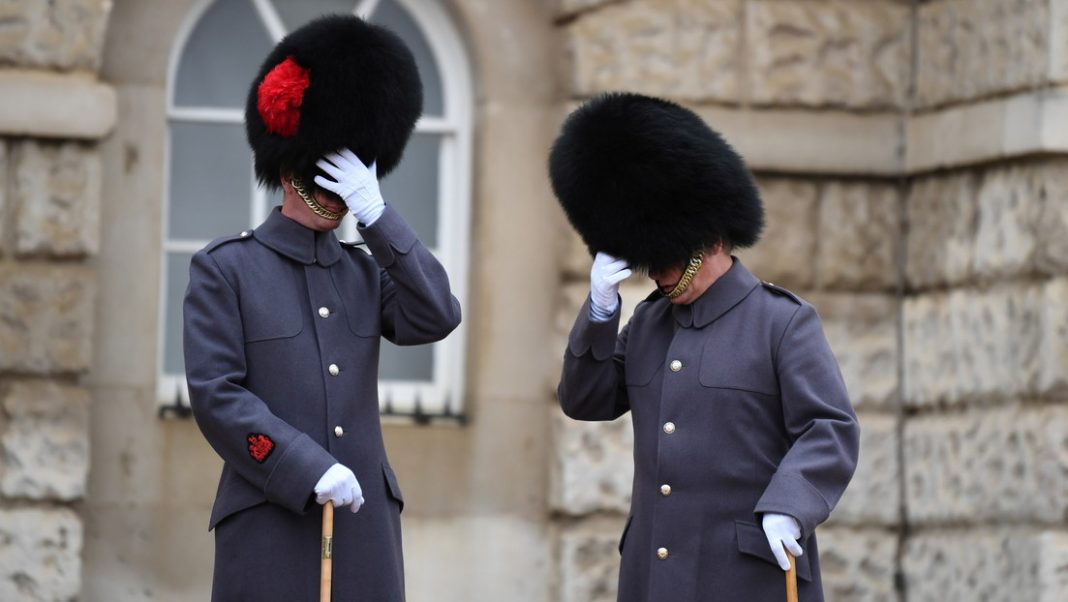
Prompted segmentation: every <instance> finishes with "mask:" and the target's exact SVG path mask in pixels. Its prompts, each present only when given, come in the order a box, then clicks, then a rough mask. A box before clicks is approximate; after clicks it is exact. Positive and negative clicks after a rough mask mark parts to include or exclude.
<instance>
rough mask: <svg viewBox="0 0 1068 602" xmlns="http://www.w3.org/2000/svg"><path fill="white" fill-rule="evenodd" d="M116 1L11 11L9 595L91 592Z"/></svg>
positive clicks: (6, 443) (1, 467) (11, 7)
mask: <svg viewBox="0 0 1068 602" xmlns="http://www.w3.org/2000/svg"><path fill="white" fill-rule="evenodd" d="M110 8H111V3H110V2H109V1H107V0H63V1H58V2H8V3H5V4H4V5H3V6H2V7H0V19H2V20H3V21H4V28H3V33H2V34H0V64H2V65H3V67H0V87H2V88H3V90H4V92H3V97H4V98H3V100H0V109H2V110H0V114H2V115H3V116H2V117H0V414H2V415H0V448H2V450H3V454H2V460H0V534H2V536H0V599H3V600H12V601H38V600H40V601H52V600H55V601H60V600H63V601H65V600H72V599H76V598H77V597H78V596H79V595H80V593H81V583H82V576H81V571H82V559H81V554H82V540H83V521H82V517H81V516H80V515H79V512H78V507H77V506H76V504H77V503H78V502H80V501H81V500H82V499H84V497H85V493H86V484H87V475H88V470H89V453H90V449H89V405H90V404H89V393H88V391H87V389H86V388H85V387H84V386H82V384H81V380H82V376H83V375H84V374H85V373H86V372H87V371H88V369H89V366H90V348H91V344H90V342H91V336H92V333H93V303H94V296H95V290H96V276H95V273H94V270H93V269H92V268H91V267H89V266H88V265H87V260H88V259H89V258H91V257H92V256H93V254H95V253H96V251H97V249H98V245H99V240H98V236H99V234H98V233H99V214H100V211H99V208H100V191H101V164H100V158H99V154H98V151H97V146H96V144H97V141H98V140H99V139H101V138H102V137H104V136H105V135H106V134H107V132H108V131H109V130H110V128H111V127H112V125H113V123H114V120H115V107H114V103H115V99H114V94H113V93H112V91H111V89H110V88H109V87H107V86H105V85H102V84H100V83H99V82H98V81H97V77H96V72H97V70H98V69H99V66H100V56H101V51H102V46H103V40H104V32H105V30H106V27H107V19H108V14H109V12H110Z"/></svg>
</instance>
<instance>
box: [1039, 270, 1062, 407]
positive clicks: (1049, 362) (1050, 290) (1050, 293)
mask: <svg viewBox="0 0 1068 602" xmlns="http://www.w3.org/2000/svg"><path fill="white" fill-rule="evenodd" d="M1040 305H1041V315H1042V327H1041V331H1042V343H1041V346H1040V347H1039V352H1038V353H1037V354H1036V356H1035V361H1036V362H1037V363H1038V386H1037V388H1038V394H1039V395H1041V396H1043V397H1047V398H1056V399H1068V278H1058V279H1056V280H1052V281H1050V282H1048V283H1046V285H1045V286H1043V288H1042V294H1041V297H1040Z"/></svg>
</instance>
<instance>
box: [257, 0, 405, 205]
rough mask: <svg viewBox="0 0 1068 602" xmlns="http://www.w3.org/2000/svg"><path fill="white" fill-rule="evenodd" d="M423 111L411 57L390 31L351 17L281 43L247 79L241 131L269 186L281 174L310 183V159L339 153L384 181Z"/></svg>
mask: <svg viewBox="0 0 1068 602" xmlns="http://www.w3.org/2000/svg"><path fill="white" fill-rule="evenodd" d="M422 110H423V86H422V83H421V82H420V80H419V71H418V69H417V68H416V66H415V59H414V58H413V56H412V53H411V51H410V50H408V47H407V46H405V45H404V42H402V41H401V39H400V38H399V37H397V36H396V34H394V33H392V32H390V31H389V30H386V29H384V28H382V27H379V26H377V25H372V24H370V23H367V22H366V21H364V20H362V19H360V18H358V17H354V16H352V15H329V16H325V17H321V18H319V19H316V20H315V21H312V22H311V23H308V24H307V25H305V26H303V27H301V28H300V29H297V30H296V31H294V32H292V33H290V34H289V35H287V36H286V37H285V38H283V39H282V41H281V42H279V43H278V45H277V46H275V47H274V50H272V51H271V54H270V55H268V57H267V60H266V61H264V63H263V66H262V67H260V71H259V74H258V75H257V76H256V79H255V80H254V81H253V82H252V87H251V89H250V90H249V93H248V102H247V104H246V106H245V131H246V134H247V135H248V143H249V146H251V147H252V152H253V153H254V154H255V157H256V177H257V178H258V179H259V181H260V182H261V183H262V184H263V185H264V186H266V187H267V188H269V189H277V188H278V187H279V186H280V183H279V178H280V176H281V175H282V174H283V173H287V174H290V175H294V176H299V177H300V178H302V179H303V180H304V181H305V182H306V183H308V184H309V185H311V183H312V182H313V181H314V176H315V173H316V167H315V162H316V161H317V160H318V159H319V158H320V157H322V156H323V155H324V154H326V153H330V152H334V151H337V150H339V149H341V148H350V149H352V151H353V152H354V153H356V155H357V156H358V157H360V159H361V160H362V161H363V162H364V163H365V164H366V165H368V166H369V165H371V163H372V162H373V161H377V162H378V175H379V177H382V176H385V175H386V174H388V173H389V172H390V171H392V170H393V168H394V167H396V166H397V163H399V162H400V159H401V155H402V154H403V153H404V147H405V145H406V144H407V143H408V138H409V137H410V136H411V134H412V129H413V128H414V127H415V122H416V120H418V119H419V115H420V113H422Z"/></svg>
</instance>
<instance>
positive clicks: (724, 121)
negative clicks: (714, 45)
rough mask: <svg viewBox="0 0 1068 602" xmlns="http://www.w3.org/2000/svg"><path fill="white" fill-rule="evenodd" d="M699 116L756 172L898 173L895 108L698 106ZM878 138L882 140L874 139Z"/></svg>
mask: <svg viewBox="0 0 1068 602" xmlns="http://www.w3.org/2000/svg"><path fill="white" fill-rule="evenodd" d="M693 108H694V110H695V111H696V112H697V114H698V115H700V116H701V118H702V119H704V120H705V122H707V123H708V124H709V125H711V126H712V127H713V128H714V129H715V130H716V131H718V132H720V133H722V134H723V136H724V137H725V138H726V139H727V140H729V141H730V142H731V144H732V145H733V146H734V147H735V148H736V149H737V150H738V151H739V152H740V153H741V154H742V156H744V157H745V161H746V164H747V165H748V166H749V168H750V169H751V170H753V171H755V172H765V173H777V174H798V175H800V176H801V177H812V176H814V175H818V174H826V175H829V176H832V177H835V176H841V175H842V174H850V175H863V176H880V177H897V176H899V175H900V174H901V159H902V157H901V150H900V149H901V146H902V145H903V138H904V135H903V134H904V132H903V131H902V128H901V116H900V114H899V113H896V112H893V111H881V112H864V113H858V112H853V111H849V110H846V109H841V110H821V111H813V110H812V109H807V108H803V107H794V108H768V107H759V108H734V107H725V106H721V105H708V104H705V105H697V106H694V107H693ZM872 140H878V141H879V144H872Z"/></svg>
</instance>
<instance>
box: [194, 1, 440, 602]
mask: <svg viewBox="0 0 1068 602" xmlns="http://www.w3.org/2000/svg"><path fill="white" fill-rule="evenodd" d="M310 42H314V43H313V44H310ZM361 44H363V45H369V46H371V47H375V44H377V45H378V47H382V46H383V45H384V46H385V47H387V48H388V50H390V53H391V56H387V57H385V58H383V57H382V56H378V57H377V58H376V57H375V55H374V52H370V54H371V56H370V57H368V56H367V55H368V52H369V51H367V50H366V48H356V49H355V50H356V52H357V53H358V54H359V55H360V56H359V60H377V61H381V62H382V64H380V65H379V67H381V68H383V70H384V71H385V72H386V73H397V72H398V71H400V72H404V70H405V69H407V70H409V72H410V73H415V72H414V69H415V66H414V61H413V60H412V59H411V56H410V53H408V54H407V55H406V56H405V53H407V50H406V49H405V48H404V47H403V44H401V43H400V41H399V40H398V39H395V38H394V37H393V36H392V35H391V34H388V32H385V30H381V29H379V28H374V27H373V26H369V25H367V24H366V23H364V22H362V21H360V20H359V19H357V18H355V17H337V18H330V19H324V20H322V21H317V22H313V23H312V24H311V25H309V26H307V27H305V28H304V29H302V30H298V31H296V32H294V33H293V34H291V35H290V36H289V37H287V38H286V39H285V40H283V41H282V42H281V43H280V44H279V46H278V47H277V48H276V49H275V51H274V52H273V53H272V55H271V56H270V57H269V58H268V60H267V62H266V63H265V65H264V69H263V72H262V73H261V74H260V75H259V77H258V78H257V79H256V81H255V83H254V84H253V90H252V92H251V94H250V109H249V110H248V111H246V120H247V121H248V125H249V130H250V133H249V138H250V142H251V143H252V147H253V151H254V152H255V155H256V170H257V174H258V175H259V176H260V179H261V181H263V182H264V183H266V184H267V185H268V186H272V187H278V186H279V185H281V187H282V189H283V205H282V207H281V208H275V209H274V210H273V211H272V212H271V214H270V215H269V216H268V218H267V219H266V221H264V222H263V224H261V225H259V226H258V227H256V228H255V229H253V230H249V231H245V232H241V233H240V234H237V235H234V236H229V237H224V238H221V239H218V240H216V241H214V242H212V243H211V244H209V245H208V246H206V247H205V248H203V249H202V250H200V251H199V252H198V253H196V254H195V255H194V257H193V260H192V264H191V267H190V282H189V289H188V292H187V294H186V300H185V307H184V322H185V333H184V334H185V336H184V346H185V361H186V376H187V380H188V384H189V393H190V401H191V404H192V407H193V411H194V415H195V418H196V421H197V424H198V425H199V427H200V429H201V430H202V432H203V433H204V436H205V437H206V438H207V440H208V442H209V443H210V444H211V445H212V447H213V448H214V449H215V450H216V452H218V454H219V455H220V456H221V457H222V459H223V461H224V466H223V470H222V475H221V477H220V480H219V488H218V493H217V496H216V499H215V505H214V508H213V509H212V512H211V518H210V527H211V528H212V529H214V531H215V543H216V547H215V579H214V584H213V590H212V600H214V601H216V602H234V601H240V600H250V601H256V602H272V601H277V602H292V601H297V600H300V601H307V600H318V599H319V571H320V552H319V548H320V529H321V516H322V512H321V506H320V505H319V504H322V503H327V502H328V501H332V502H333V503H338V504H339V507H338V511H337V512H336V514H335V523H334V543H333V550H334V554H333V588H332V589H333V599H334V600H375V601H378V602H399V601H403V600H404V569H403V559H402V552H401V525H400V512H401V510H402V508H403V506H404V498H403V495H402V494H401V490H400V488H399V486H398V484H397V479H396V476H395V475H394V473H393V470H392V469H391V467H390V463H389V460H388V458H387V457H386V453H385V449H384V447H383V440H382V432H381V425H380V421H379V415H378V410H379V405H378V383H377V378H378V362H379V344H380V340H381V338H382V337H385V338H386V339H388V340H390V341H392V342H394V343H396V344H399V345H416V344H423V343H431V342H434V341H437V340H440V339H442V338H443V337H445V336H446V335H447V334H448V333H449V332H451V331H452V330H453V329H454V328H455V327H456V326H457V325H458V324H459V322H460V307H459V303H458V302H457V300H456V298H455V297H454V296H453V295H452V294H451V292H450V287H449V281H448V277H447V276H446V274H445V271H444V270H443V268H442V267H441V265H440V264H439V263H438V262H437V260H436V259H434V257H433V256H432V255H431V253H430V252H429V251H428V250H427V249H426V248H425V247H424V246H423V244H422V243H421V242H419V240H418V239H417V238H416V235H415V233H414V231H413V230H412V229H411V228H410V227H409V226H408V225H407V224H406V223H405V222H404V220H403V219H402V218H401V216H400V215H399V214H398V213H396V212H395V211H394V210H393V209H392V208H390V207H388V206H386V205H385V204H384V201H383V200H382V199H381V195H380V193H379V191H378V181H377V175H376V173H375V171H376V169H377V170H379V171H380V172H382V173H387V172H388V171H389V170H390V169H392V167H393V166H394V165H396V163H397V162H398V161H399V159H400V155H401V152H402V150H403V146H404V143H405V142H406V140H407V135H408V134H409V133H410V132H411V127H412V125H413V124H414V122H415V119H416V118H417V116H418V107H419V105H420V104H421V97H420V91H419V88H418V87H416V88H415V89H414V90H413V89H411V87H410V86H406V85H405V84H403V83H402V84H398V83H396V82H390V81H385V82H383V81H377V82H376V81H365V82H364V86H365V88H366V90H365V93H366V94H367V95H374V94H382V95H383V96H386V97H390V99H391V100H390V101H389V103H387V104H388V105H390V106H389V107H387V108H383V107H381V106H378V107H376V106H364V107H363V109H364V110H363V111H362V112H361V110H360V107H358V106H357V107H355V109H354V110H355V111H356V112H357V113H358V114H360V115H362V116H363V118H364V119H373V120H376V121H377V122H379V123H381V122H386V123H389V122H390V119H393V121H394V122H395V125H396V127H399V128H400V131H399V132H397V133H396V135H395V136H394V137H393V139H392V140H388V139H387V140H384V141H379V142H377V143H376V142H375V140H368V139H367V138H366V136H367V135H368V133H367V132H366V131H364V130H361V127H360V124H358V123H357V124H348V125H346V123H345V122H344V119H346V118H351V115H348V114H347V113H346V114H345V115H344V116H342V118H341V120H340V121H338V119H336V118H335V117H336V115H337V112H336V111H331V110H328V109H329V108H330V107H331V106H333V104H336V103H333V104H332V103H331V100H330V98H328V97H327V96H324V95H329V94H337V93H338V92H337V91H338V88H339V87H344V84H345V81H346V78H349V79H351V78H352V77H365V76H366V74H367V69H366V68H359V69H354V68H353V64H352V60H349V59H351V57H348V56H347V55H346V52H348V51H350V50H352V49H351V48H350V46H352V45H356V46H360V45H361ZM398 57H399V58H398ZM391 61H393V62H392V63H391ZM397 61H399V65H398V64H394V63H396V62H397ZM365 67H366V66H365ZM410 73H409V75H410ZM387 79H388V78H387ZM416 81H418V80H417V74H416ZM327 84H329V85H327ZM347 85H350V86H351V85H354V83H353V82H349V83H348V84H347ZM272 86H273V87H272ZM301 86H303V89H302V90H298V91H300V92H301V93H302V94H303V98H302V99H301V98H299V97H298V99H297V100H298V101H299V100H303V109H302V108H301V107H302V104H301V102H296V103H293V102H288V101H285V100H284V99H283V101H281V102H278V99H277V98H275V97H274V96H271V95H272V94H275V93H276V92H277V91H279V90H280V91H281V92H280V93H281V94H291V93H292V91H293V90H294V89H295V88H297V89H300V88H301ZM383 88H385V89H383ZM391 89H392V91H393V92H396V93H397V94H392V95H391V94H389V92H390V91H391ZM412 95H414V99H412V98H410V96H412ZM265 97H266V98H265ZM399 98H408V104H409V105H410V104H413V103H414V105H415V107H416V110H414V111H413V110H411V108H410V107H409V108H408V109H405V108H404V106H403V105H404V104H405V103H404V102H399V101H398V99H399ZM271 102H274V103H275V105H274V108H273V109H272V108H270V104H271ZM287 102H288V105H286V103H287ZM351 104H353V103H352V102H347V104H346V106H344V107H341V109H342V110H343V111H348V110H350V109H353V107H351V106H349V105H351ZM356 104H358V103H356ZM265 105H267V106H268V109H265V108H264V106H265ZM280 105H282V108H281V109H279V108H278V107H279V106H280ZM398 105H402V106H400V107H398ZM286 106H288V108H286ZM310 107H319V109H317V110H318V111H319V112H312V111H311V110H310ZM324 107H325V108H324ZM335 108H337V107H335ZM287 110H289V111H293V112H295V114H289V115H287V114H285V111H287ZM405 110H406V114H400V115H398V114H397V111H405ZM272 111H274V112H273V113H272ZM297 118H299V124H300V125H299V128H300V129H299V130H297V129H294V128H293V127H292V121H294V120H295V119H297ZM324 122H328V123H329V124H331V127H330V128H322V127H321V126H322V124H323V123H324ZM364 125H366V124H364ZM367 127H372V126H367ZM375 127H377V125H376V126H375ZM405 128H406V129H405ZM317 130H318V131H317ZM324 131H325V132H327V133H326V134H324V133H323V132H324ZM342 147H347V148H357V149H361V151H358V152H369V153H371V154H370V156H367V157H362V156H357V153H354V152H352V151H349V150H346V149H343V150H341V152H338V153H334V152H332V151H335V150H337V149H339V148H342ZM324 154H325V157H323V156H324ZM368 165H370V167H368ZM312 180H314V182H315V186H312V185H311V184H310V182H311V181H312ZM346 211H351V212H352V213H353V215H355V216H356V217H357V219H358V220H359V223H360V227H359V231H360V233H361V235H362V237H363V239H364V241H365V242H366V247H367V249H366V250H365V249H364V248H363V247H362V246H357V245H352V244H345V243H340V242H339V241H338V239H337V237H336V236H335V235H334V232H333V230H334V228H336V227H337V224H338V223H339V221H340V218H341V217H342V216H343V215H344V214H345V213H346ZM368 251H369V252H368ZM316 502H318V503H316ZM349 510H351V512H350V511H349Z"/></svg>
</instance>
